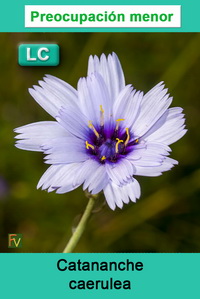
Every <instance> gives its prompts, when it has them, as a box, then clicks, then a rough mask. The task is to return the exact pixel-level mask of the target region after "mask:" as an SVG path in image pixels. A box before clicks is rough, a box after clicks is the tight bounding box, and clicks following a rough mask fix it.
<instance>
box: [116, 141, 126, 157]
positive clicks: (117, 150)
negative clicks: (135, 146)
mask: <svg viewBox="0 0 200 299" xmlns="http://www.w3.org/2000/svg"><path fill="white" fill-rule="evenodd" d="M116 140H117V142H116V144H115V152H116V154H117V153H118V152H119V144H120V143H121V142H124V140H121V139H119V138H116Z"/></svg>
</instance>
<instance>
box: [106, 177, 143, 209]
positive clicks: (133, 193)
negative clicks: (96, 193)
mask: <svg viewBox="0 0 200 299" xmlns="http://www.w3.org/2000/svg"><path fill="white" fill-rule="evenodd" d="M103 191H104V195H105V198H106V201H107V203H108V205H109V207H110V208H111V209H112V210H114V209H115V207H116V206H117V207H119V208H122V207H123V203H126V204H127V203H128V202H129V200H131V201H133V202H136V199H138V198H139V197H140V185H139V183H138V182H137V180H136V179H134V178H132V179H131V181H130V182H129V183H127V184H124V185H123V186H121V187H119V186H117V185H116V184H115V183H113V182H110V183H109V184H108V185H107V186H106V187H105V188H104V190H103Z"/></svg>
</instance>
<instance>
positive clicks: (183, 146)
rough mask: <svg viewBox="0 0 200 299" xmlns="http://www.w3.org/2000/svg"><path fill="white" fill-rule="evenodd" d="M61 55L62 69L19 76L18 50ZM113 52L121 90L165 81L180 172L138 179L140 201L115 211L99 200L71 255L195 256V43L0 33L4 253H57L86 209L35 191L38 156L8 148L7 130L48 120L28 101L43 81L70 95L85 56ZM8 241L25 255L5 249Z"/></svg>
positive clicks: (197, 37) (199, 177)
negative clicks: (15, 241) (62, 86)
mask: <svg viewBox="0 0 200 299" xmlns="http://www.w3.org/2000/svg"><path fill="white" fill-rule="evenodd" d="M23 42H24V43H32V42H38V43H45V42H54V43H57V44H59V45H60V48H61V62H60V65H59V66H58V67H21V66H19V65H18V63H17V49H18V44H19V43H23ZM112 51H115V52H116V53H117V55H118V56H119V58H120V61H121V63H122V66H123V70H124V73H125V77H126V83H132V84H133V86H134V87H135V88H136V89H140V90H143V91H145V92H147V91H148V90H149V89H150V88H152V87H153V86H154V85H155V84H157V83H158V82H159V81H161V80H164V81H165V83H166V86H167V87H168V88H169V92H170V93H171V95H172V96H173V97H174V101H173V104H172V106H181V107H183V108H184V112H185V114H186V123H187V128H188V132H187V134H186V135H185V136H184V137H183V138H182V139H181V140H180V141H178V142H177V143H175V144H173V145H172V150H173V152H172V155H171V157H173V158H174V159H177V160H178V161H179V165H178V166H176V167H175V168H173V169H172V170H171V171H169V172H167V173H164V174H163V175H162V176H160V177H156V178H148V177H137V179H138V181H139V183H140V184H141V189H142V195H141V198H140V200H139V201H138V202H137V203H136V204H134V203H130V204H128V205H126V206H124V208H123V209H122V210H120V209H116V210H115V211H112V210H110V209H109V208H108V206H107V205H105V204H103V203H104V199H103V195H101V197H100V199H99V200H98V202H97V206H96V209H95V213H93V215H92V217H91V219H90V222H89V223H88V226H87V229H86V231H85V233H84V235H83V236H82V238H81V240H80V242H79V244H78V246H77V247H76V250H75V251H76V252H200V196H199V195H200V191H199V187H200V170H199V162H200V153H199V144H200V134H199V130H200V74H199V73H200V34H196V33H91V34H90V33H20V34H16V33H1V34H0V70H1V75H0V251H1V252H62V250H63V248H64V246H65V245H66V243H67V240H68V239H69V237H70V235H71V231H72V228H73V227H74V226H75V225H76V223H77V221H78V219H79V217H80V215H81V213H82V212H83V211H84V208H85V206H86V204H87V199H86V197H85V196H84V193H83V191H82V188H78V189H77V190H75V191H73V192H70V193H67V194H64V195H57V194H55V193H47V192H45V191H41V190H36V185H37V182H38V180H39V178H40V177H41V175H42V174H43V173H44V171H45V170H46V169H47V165H45V164H44V163H43V155H42V153H35V152H29V151H22V150H19V149H17V148H15V147H14V133H13V129H14V128H15V127H18V126H22V125H25V124H28V123H31V122H37V121H41V120H52V118H51V116H49V115H48V114H47V113H46V112H45V111H44V110H43V109H42V108H41V107H40V106H39V105H38V104H37V103H36V102H35V101H34V100H33V99H32V98H31V96H30V95H29V93H28V88H29V87H31V86H32V85H33V84H37V81H38V80H40V79H41V78H42V77H43V76H44V74H52V75H55V76H57V77H59V78H61V79H63V80H65V81H67V82H68V83H70V84H71V85H73V86H74V87H76V84H77V81H78V79H79V78H80V77H82V76H85V75H86V70H87V60H88V57H89V55H90V54H97V55H100V54H101V53H102V52H104V53H105V54H108V53H110V52H112ZM8 233H22V234H23V247H22V248H20V249H16V250H15V249H8V246H7V242H8Z"/></svg>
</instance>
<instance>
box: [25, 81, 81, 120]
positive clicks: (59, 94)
mask: <svg viewBox="0 0 200 299" xmlns="http://www.w3.org/2000/svg"><path fill="white" fill-rule="evenodd" d="M44 79H45V78H44ZM45 80H46V83H45V82H43V81H40V85H41V86H42V87H39V86H36V85H35V86H33V88H30V89H29V92H30V94H31V96H32V97H33V98H34V99H35V101H36V102H37V103H38V104H39V105H40V106H41V107H42V108H43V109H44V110H46V111H47V112H48V113H49V114H50V115H52V116H53V117H54V118H55V117H56V116H57V114H58V111H59V110H60V109H61V107H68V105H70V106H71V105H74V106H77V104H76V102H77V99H78V98H77V95H76V92H73V87H71V86H70V85H68V84H67V83H66V85H65V89H60V90H59V89H58V88H59V87H58V86H56V88H55V87H54V88H53V87H52V86H51V83H52V81H54V86H55V82H57V81H59V79H57V81H56V79H55V77H54V79H52V77H48V78H46V79H45Z"/></svg>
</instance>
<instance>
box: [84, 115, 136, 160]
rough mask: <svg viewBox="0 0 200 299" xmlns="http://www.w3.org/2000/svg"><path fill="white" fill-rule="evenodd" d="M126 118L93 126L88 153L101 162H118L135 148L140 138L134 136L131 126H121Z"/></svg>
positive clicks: (87, 144)
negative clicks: (113, 122)
mask: <svg viewBox="0 0 200 299" xmlns="http://www.w3.org/2000/svg"><path fill="white" fill-rule="evenodd" d="M123 120H124V119H119V120H116V124H113V125H107V126H104V123H103V122H101V125H100V126H98V125H97V126H95V127H94V126H93V124H92V123H91V122H90V123H89V128H90V129H91V130H90V132H89V136H88V141H86V150H87V153H88V154H89V155H90V156H91V157H92V158H94V159H96V160H97V161H99V162H100V163H102V164H104V163H116V162H117V161H119V160H120V159H122V158H124V157H125V156H126V155H127V154H128V153H130V152H131V151H132V150H133V146H134V145H135V144H137V143H138V139H135V140H134V138H133V136H132V134H131V133H130V131H129V128H123V127H122V126H120V124H119V123H120V122H121V121H123Z"/></svg>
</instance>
